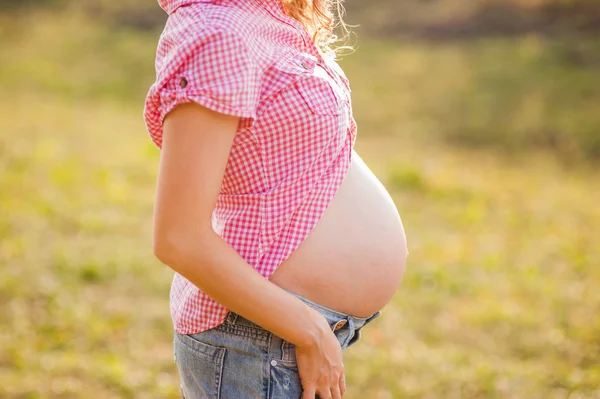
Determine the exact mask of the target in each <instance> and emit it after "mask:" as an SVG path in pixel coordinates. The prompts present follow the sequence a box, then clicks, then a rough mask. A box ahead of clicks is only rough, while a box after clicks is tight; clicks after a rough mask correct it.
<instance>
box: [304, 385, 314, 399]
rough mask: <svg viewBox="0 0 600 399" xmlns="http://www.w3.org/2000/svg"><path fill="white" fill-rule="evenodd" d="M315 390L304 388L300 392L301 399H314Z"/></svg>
mask: <svg viewBox="0 0 600 399" xmlns="http://www.w3.org/2000/svg"><path fill="white" fill-rule="evenodd" d="M315 395H316V392H315V388H314V387H309V388H305V389H304V390H303V391H302V399H315Z"/></svg>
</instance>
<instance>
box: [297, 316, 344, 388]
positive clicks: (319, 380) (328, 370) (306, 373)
mask: <svg viewBox="0 0 600 399" xmlns="http://www.w3.org/2000/svg"><path fill="white" fill-rule="evenodd" d="M311 309H312V308H311ZM314 313H315V322H316V323H318V325H319V329H318V331H319V332H320V333H319V334H318V335H317V338H316V339H315V340H313V341H312V342H311V343H310V344H306V345H304V346H298V345H296V360H297V363H298V372H299V374H300V380H301V382H302V388H303V393H302V399H315V395H319V398H320V399H329V398H333V399H341V398H342V396H343V395H344V392H345V391H346V382H345V379H344V378H345V375H344V364H343V362H342V347H341V346H340V342H339V341H338V339H337V337H336V336H335V333H334V332H333V331H332V329H331V327H330V326H329V323H328V322H327V320H326V319H325V317H323V315H321V314H320V313H319V312H317V311H316V310H315V311H314Z"/></svg>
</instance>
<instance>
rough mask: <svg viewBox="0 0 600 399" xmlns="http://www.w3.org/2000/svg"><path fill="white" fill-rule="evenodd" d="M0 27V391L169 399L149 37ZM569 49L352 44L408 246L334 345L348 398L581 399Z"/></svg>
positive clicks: (356, 80) (593, 370) (583, 178)
mask: <svg viewBox="0 0 600 399" xmlns="http://www.w3.org/2000/svg"><path fill="white" fill-rule="evenodd" d="M0 27H1V28H0V29H2V35H1V36H0V37H2V38H3V39H1V41H0V43H1V45H0V58H1V59H3V60H10V61H9V62H2V63H0V92H2V94H3V96H2V97H1V99H0V187H1V192H0V209H1V210H2V217H0V342H2V345H1V346H0V397H7V398H80V397H81V398H159V397H160V398H162V397H169V398H177V397H178V395H179V389H178V377H177V374H176V368H175V365H174V363H173V360H172V352H171V350H172V347H171V339H172V335H171V321H170V318H169V311H168V288H169V285H170V281H171V277H172V272H171V271H170V270H169V269H168V268H167V267H165V266H162V265H160V264H159V263H158V262H157V261H156V260H155V259H154V258H153V256H152V255H151V252H152V251H151V248H150V242H151V239H150V230H151V212H152V201H153V195H154V180H155V174H156V167H157V162H158V150H156V149H155V148H154V146H153V144H152V143H151V142H150V140H149V138H148V137H147V134H146V132H145V129H144V125H143V120H142V116H141V112H142V106H143V99H144V95H145V92H146V90H147V88H148V86H149V84H150V83H151V82H152V75H153V54H154V49H155V46H156V40H157V38H158V33H157V32H146V33H141V32H136V31H133V30H127V29H107V28H106V27H103V26H101V25H100V24H98V23H95V22H94V21H92V20H90V19H88V18H87V17H86V16H84V15H83V14H80V13H78V12H72V13H67V12H64V13H62V14H60V17H59V16H58V15H56V14H46V13H43V12H41V13H31V14H29V15H28V16H20V17H19V18H15V17H14V16H11V17H10V18H8V17H5V16H2V17H0ZM569 46H570V45H569V41H568V40H567V39H564V38H563V39H548V38H546V39H542V38H539V37H534V36H530V37H525V38H520V39H511V40H508V39H497V38H496V39H486V40H475V41H469V42H452V43H440V44H434V43H422V42H404V41H397V42H390V41H387V42H386V41H370V40H367V39H365V40H363V39H361V41H360V43H359V47H358V51H357V52H356V53H355V54H354V55H352V56H349V57H347V58H346V59H344V60H343V61H342V63H343V67H344V69H345V70H346V73H347V75H348V76H349V78H350V79H351V82H352V88H353V93H352V95H353V103H354V104H353V106H354V112H355V116H356V119H357V121H358V124H359V139H358V142H357V147H356V148H357V152H358V153H359V154H361V156H362V157H363V158H364V159H365V161H366V162H367V163H368V164H369V166H370V167H371V168H372V169H373V171H374V172H375V173H376V174H377V175H378V176H379V177H380V178H381V180H382V181H383V182H384V183H385V185H386V187H387V188H388V189H389V190H390V192H391V193H392V195H393V197H394V200H395V202H396V204H397V206H398V208H399V210H400V212H401V214H402V217H403V220H404V223H405V227H406V229H407V233H408V236H409V248H410V251H411V255H410V263H409V266H408V270H407V273H406V276H405V279H404V281H403V283H402V285H401V287H400V289H399V291H398V293H397V295H396V296H395V297H394V300H393V301H392V303H390V304H389V306H387V307H386V308H385V309H384V316H385V317H382V318H381V319H379V320H378V321H377V322H375V323H374V324H373V327H372V328H369V329H367V330H365V332H364V341H363V342H362V343H361V345H358V346H357V347H355V348H353V350H351V351H349V352H348V353H347V354H345V356H346V367H347V373H348V378H347V380H348V385H349V391H348V394H347V395H346V397H348V398H349V399H353V398H373V399H387V398H544V399H545V398H567V397H569V398H574V397H576V398H597V397H600V366H599V365H600V317H599V314H600V313H599V311H600V292H599V291H598V289H597V287H598V283H599V282H600V269H599V268H598V265H600V246H599V245H598V239H599V238H600V207H599V206H598V195H599V194H600V172H599V171H598V170H597V164H596V163H594V162H588V161H585V160H586V159H590V158H594V157H595V156H596V155H595V154H596V152H595V151H597V147H594V145H597V142H596V141H594V140H596V139H597V137H596V136H595V132H594V129H597V127H598V112H597V110H598V109H600V108H598V105H599V104H598V102H599V98H600V96H599V91H598V90H599V83H598V80H597V72H595V70H594V68H593V67H592V66H593V65H594V62H595V61H594V59H593V54H594V51H597V49H598V47H597V42H595V41H594V40H591V39H590V40H587V41H581V42H578V46H579V47H577V48H579V49H580V50H578V51H579V53H577V54H583V55H582V57H584V61H583V62H573V61H572V57H573V56H572V55H569V54H572V53H573V51H575V50H573V49H572V48H571V47H569ZM590 53H591V54H592V55H589V54H590ZM547 131H553V132H555V133H553V134H555V135H556V136H557V137H556V138H553V139H552V140H550V141H551V143H550V144H548V143H546V142H545V141H546V140H547V138H545V137H546V136H545V134H546V133H544V132H547ZM586 140H587V141H586ZM588 142H591V143H592V144H591V145H588V144H587V143H588ZM457 143H460V144H461V145H459V146H455V144H457ZM465 143H472V144H471V145H467V146H465V145H464V144H465ZM583 143H586V144H583ZM593 143H596V144H593ZM472 145H476V147H477V149H474V148H473V147H472ZM490 148H491V149H490ZM594 148H596V149H594ZM496 150H499V151H496ZM557 155H558V157H557ZM565 160H566V161H568V162H567V163H565Z"/></svg>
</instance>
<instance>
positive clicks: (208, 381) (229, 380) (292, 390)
mask: <svg viewBox="0 0 600 399" xmlns="http://www.w3.org/2000/svg"><path fill="white" fill-rule="evenodd" d="M288 292H290V294H292V295H294V296H296V297H298V298H299V299H301V300H302V301H304V302H305V303H306V304H307V305H309V306H311V307H313V308H314V309H316V310H317V311H318V312H319V313H321V314H322V315H323V316H325V318H326V319H327V321H328V322H329V325H330V326H331V329H332V331H333V332H334V334H335V335H336V337H337V338H338V340H339V342H340V346H341V347H342V350H345V349H346V348H348V347H350V346H352V345H354V344H356V342H357V341H358V340H359V339H360V336H361V334H360V331H361V329H362V328H364V326H366V325H367V324H368V323H370V322H371V321H373V320H374V319H375V318H377V317H379V316H380V315H381V311H377V312H376V313H374V314H372V315H371V316H369V317H355V316H351V315H348V314H345V313H342V312H338V311H336V310H333V309H330V308H328V307H325V306H323V305H320V304H317V303H315V302H312V301H310V300H309V299H307V298H304V297H302V296H300V295H298V294H296V293H293V292H291V291H288ZM173 346H174V354H175V363H176V364H177V368H178V371H179V376H180V378H181V395H182V398H185V399H288V398H290V399H301V397H302V385H301V382H300V376H299V374H298V365H297V363H296V351H295V346H294V345H293V344H292V343H290V342H288V341H285V340H283V339H281V338H280V337H278V336H276V335H275V334H273V333H271V332H269V331H267V330H265V329H264V328H262V327H260V326H259V325H257V324H255V323H253V322H251V321H250V320H248V319H245V318H244V317H242V316H241V315H239V314H237V313H234V312H231V311H230V312H229V313H228V314H227V319H226V320H225V321H224V322H223V323H222V324H221V325H219V326H217V327H215V328H212V329H210V330H207V331H203V332H201V333H198V334H187V335H184V334H179V333H178V332H176V331H175V332H174V340H173Z"/></svg>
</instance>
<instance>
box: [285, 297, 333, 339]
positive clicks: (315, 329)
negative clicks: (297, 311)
mask: <svg viewBox="0 0 600 399" xmlns="http://www.w3.org/2000/svg"><path fill="white" fill-rule="evenodd" d="M305 310H306V316H307V317H306V320H307V322H306V323H305V324H304V327H303V328H302V331H301V334H299V337H298V341H297V342H292V343H293V344H294V345H295V346H296V347H297V348H307V347H314V346H318V345H320V343H321V342H322V340H323V337H324V336H325V334H326V333H327V332H329V331H330V327H329V323H328V322H327V319H326V318H325V317H324V316H323V315H322V314H320V313H319V312H318V311H316V310H315V309H313V308H311V307H310V306H308V305H306V309H305Z"/></svg>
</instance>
